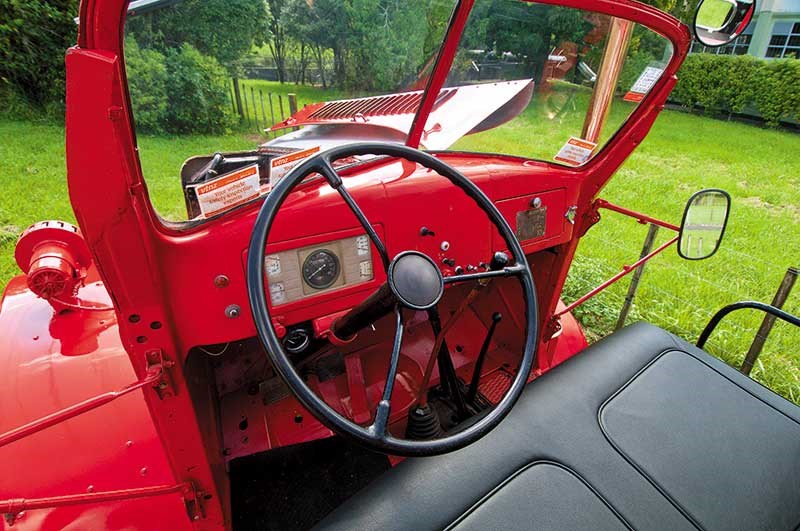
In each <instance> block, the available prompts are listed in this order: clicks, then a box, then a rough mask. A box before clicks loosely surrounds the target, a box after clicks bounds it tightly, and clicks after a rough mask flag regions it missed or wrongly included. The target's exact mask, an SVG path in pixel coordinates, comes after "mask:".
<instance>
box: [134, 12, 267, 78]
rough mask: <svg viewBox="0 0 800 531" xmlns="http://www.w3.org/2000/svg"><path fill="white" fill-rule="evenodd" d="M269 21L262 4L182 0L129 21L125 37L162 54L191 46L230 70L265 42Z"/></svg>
mask: <svg viewBox="0 0 800 531" xmlns="http://www.w3.org/2000/svg"><path fill="white" fill-rule="evenodd" d="M271 18H272V17H271V16H270V10H269V6H268V4H267V2H266V1H265V0H184V1H183V2H180V3H178V4H176V5H174V6H172V7H169V8H165V9H160V10H157V11H153V12H151V13H148V14H146V15H142V16H139V17H133V18H131V20H129V21H128V33H129V34H132V35H133V36H134V37H135V38H136V40H137V41H138V42H139V44H140V45H141V46H142V47H145V48H157V49H159V50H160V51H162V52H166V50H168V49H171V48H176V47H179V46H182V45H183V44H191V45H192V46H193V47H194V48H196V49H197V50H198V51H200V53H202V54H204V55H210V56H211V57H214V58H215V59H216V60H217V61H219V62H220V63H221V64H223V65H225V66H226V67H228V68H229V70H230V69H231V68H233V66H234V65H233V64H234V63H235V61H237V60H239V59H241V58H242V56H244V55H245V54H246V53H247V52H249V51H250V49H251V48H252V47H253V44H257V45H262V44H264V43H265V42H266V39H267V38H268V37H269V23H270V20H271Z"/></svg>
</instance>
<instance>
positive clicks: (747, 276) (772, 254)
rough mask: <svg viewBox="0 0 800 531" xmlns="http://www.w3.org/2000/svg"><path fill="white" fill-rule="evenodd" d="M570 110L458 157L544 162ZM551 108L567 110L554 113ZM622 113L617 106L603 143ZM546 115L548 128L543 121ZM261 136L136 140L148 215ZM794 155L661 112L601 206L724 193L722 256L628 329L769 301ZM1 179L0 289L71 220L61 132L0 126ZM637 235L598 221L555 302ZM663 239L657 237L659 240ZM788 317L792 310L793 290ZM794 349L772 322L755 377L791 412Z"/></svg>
mask: <svg viewBox="0 0 800 531" xmlns="http://www.w3.org/2000/svg"><path fill="white" fill-rule="evenodd" d="M254 85H255V87H256V88H258V87H262V88H263V89H264V90H265V91H266V90H270V91H272V92H273V93H277V90H278V89H276V87H277V85H276V84H274V83H267V82H255V83H254ZM248 86H249V84H248ZM301 89H302V90H301ZM279 90H280V91H281V93H283V94H286V93H288V92H296V93H298V94H299V99H300V103H301V105H302V104H303V103H310V102H313V101H318V100H320V99H333V98H337V97H340V96H341V95H339V94H337V93H334V92H327V93H325V94H320V93H319V92H316V91H313V90H311V89H308V88H306V87H293V86H284V87H281V88H280V89H279ZM565 105H566V107H565ZM573 105H574V106H575V107H576V108H575V109H574V110H573V109H572V107H571V106H573ZM580 107H581V105H580V101H579V100H578V102H577V103H576V102H571V101H569V98H568V97H565V96H563V95H559V96H557V98H556V99H550V100H546V101H544V102H537V103H536V104H535V105H534V106H532V107H531V108H530V109H529V110H528V111H526V112H525V113H524V114H523V115H522V116H521V117H520V118H518V119H517V120H515V121H514V122H512V123H510V124H508V126H506V127H503V128H500V129H498V130H495V131H490V132H487V133H482V134H479V135H475V136H473V137H468V138H465V139H463V140H462V141H460V142H459V143H458V144H457V146H456V147H458V148H462V149H476V150H480V149H485V150H491V151H500V152H509V153H518V154H523V153H527V154H529V155H530V154H535V155H536V156H539V157H541V158H544V159H547V160H551V159H552V156H553V155H554V154H555V152H556V151H557V149H558V147H560V146H561V145H562V144H563V143H564V142H565V141H566V139H567V138H568V137H569V135H570V134H575V132H576V131H579V130H580V124H581V123H582V122H581V119H582V112H583V109H581V108H580ZM562 109H566V112H561V113H559V111H560V110H562ZM629 110H630V107H626V106H624V105H621V104H619V105H617V106H616V108H615V111H614V114H613V115H612V117H611V119H610V124H611V125H610V127H609V129H608V133H607V135H610V134H612V133H613V131H614V130H615V128H616V124H618V123H620V122H621V121H622V120H623V119H624V117H625V115H626V114H627V113H628V112H629ZM544 116H547V118H550V120H549V121H547V122H544V121H543V117H544ZM265 140H266V137H263V136H262V137H257V136H254V135H245V134H233V135H227V136H220V137H192V138H167V137H148V136H140V138H139V141H140V148H141V157H142V164H143V166H144V170H145V175H146V176H147V178H148V186H149V189H150V192H151V196H152V197H153V201H154V203H155V205H156V208H157V209H158V210H159V212H161V213H162V215H165V216H166V217H169V218H173V219H175V218H181V217H182V216H184V215H185V212H184V206H183V199H182V194H181V190H180V186H179V172H180V167H181V164H182V163H183V161H184V160H185V159H186V158H188V157H190V156H193V155H197V154H207V153H213V152H214V151H216V150H237V149H242V148H248V147H252V146H254V145H255V144H256V143H257V142H258V141H265ZM799 153H800V135H797V134H792V133H786V132H780V131H771V130H765V129H761V128H757V127H753V126H749V125H744V124H739V123H728V122H723V121H718V120H712V119H708V118H704V117H699V116H694V115H689V114H684V113H680V112H673V111H665V112H664V113H663V114H662V115H661V116H660V117H659V119H658V121H657V122H656V124H655V126H654V128H653V131H652V132H651V134H650V135H649V136H648V138H647V139H646V140H645V142H644V143H643V144H642V145H641V146H640V147H639V149H638V150H637V152H636V153H634V154H633V155H632V156H631V158H630V159H629V160H628V161H627V162H626V163H625V165H624V166H623V167H622V169H620V171H619V172H618V174H617V176H616V177H615V179H613V180H612V181H611V183H610V185H609V186H608V188H607V189H606V190H604V192H603V193H602V196H603V197H605V198H606V199H608V200H610V201H613V202H615V203H618V204H621V205H624V206H626V207H629V208H633V209H636V210H640V211H645V212H647V213H649V214H651V215H654V216H657V217H661V218H663V219H665V220H668V221H672V222H675V223H678V222H679V221H680V217H681V213H682V209H683V206H684V204H685V202H686V201H687V200H688V198H689V197H690V196H691V194H692V193H693V192H694V191H696V190H698V189H700V188H706V187H718V188H723V189H726V190H728V191H729V192H730V194H731V196H732V197H733V211H732V215H731V220H730V224H729V229H728V233H727V234H726V235H725V238H724V239H723V241H722V246H721V249H720V251H719V253H718V254H717V255H716V256H714V257H713V258H711V259H710V260H707V261H703V262H686V261H683V260H681V259H680V258H678V256H677V253H676V252H675V251H674V249H670V250H668V251H667V252H665V253H664V254H663V255H662V256H659V257H657V258H656V259H654V260H653V261H652V262H651V263H650V264H649V265H648V266H647V269H646V272H645V275H644V278H643V280H642V284H641V286H640V290H639V294H638V296H637V299H636V302H635V306H634V310H633V312H632V315H631V320H634V319H637V320H638V319H647V320H649V321H651V322H654V323H656V324H658V325H660V326H663V327H665V328H667V329H669V330H672V331H674V332H676V333H678V334H679V335H681V336H683V337H685V338H686V339H688V340H690V341H695V340H696V338H697V336H698V334H699V333H700V331H701V330H702V328H703V327H704V326H705V324H706V322H707V321H708V319H709V317H710V316H711V314H712V313H713V312H714V311H716V310H717V309H718V308H720V307H721V306H723V305H725V304H727V303H730V302H734V301H737V300H742V299H757V300H762V301H767V302H769V301H770V300H771V298H772V296H773V294H774V291H775V289H776V288H777V286H778V283H779V282H780V280H781V278H782V276H783V274H784V272H785V270H786V268H787V267H789V266H800V263H798V262H800V253H798V250H799V249H800V245H798V242H800V191H798V190H800V157H798V154H799ZM0 171H2V174H3V175H4V179H3V182H4V184H5V185H4V186H3V187H0V287H3V286H4V285H5V283H6V282H7V281H8V279H9V278H10V277H11V276H13V275H15V274H17V273H18V271H17V268H16V265H15V264H14V259H13V250H14V244H15V242H16V238H17V236H18V234H19V233H20V232H21V230H22V229H24V228H25V227H26V226H27V225H29V224H31V223H33V222H35V221H38V220H41V219H49V218H58V219H64V220H67V221H73V220H74V216H73V214H72V211H71V208H70V206H69V202H68V198H67V188H66V180H65V167H64V131H63V128H62V127H60V126H55V125H40V124H32V123H27V122H12V121H6V120H3V119H0ZM645 234H646V228H645V227H644V226H641V225H638V224H637V223H636V222H634V221H632V220H628V219H626V218H622V217H621V216H619V215H616V214H614V213H611V212H605V213H604V214H603V221H602V222H601V223H600V224H599V225H597V226H596V227H594V228H592V230H591V231H590V232H589V233H588V235H587V236H586V237H585V238H584V240H583V242H582V243H581V247H580V249H579V256H578V258H577V259H576V262H575V264H574V266H573V268H572V271H571V273H570V278H569V282H568V285H567V288H566V290H565V298H566V299H567V300H574V299H576V298H577V297H578V296H580V295H582V294H583V293H584V292H586V291H588V290H589V289H591V288H592V287H594V286H595V285H597V284H598V283H600V282H601V281H602V280H603V279H605V278H607V277H610V276H611V275H612V274H614V273H615V272H616V271H617V270H618V268H619V267H621V266H622V265H623V264H630V263H632V262H634V261H635V260H636V258H637V257H638V253H639V251H640V247H641V244H642V242H643V240H644V237H645ZM667 236H668V235H667V234H666V231H663V230H662V231H661V233H660V234H659V241H665V240H666V238H667ZM626 289H627V281H623V282H621V283H619V284H618V285H616V286H614V287H612V288H611V289H609V290H608V291H606V292H605V293H603V294H602V295H600V296H598V297H597V298H596V299H594V300H592V301H590V302H588V303H587V304H586V305H584V306H583V307H582V308H580V309H579V310H578V312H577V314H578V316H579V317H580V318H581V320H582V322H583V323H584V326H585V328H586V329H587V331H588V332H589V333H590V335H592V336H600V335H603V334H606V333H608V332H609V331H611V329H612V328H613V325H614V323H615V321H616V317H617V315H618V312H619V308H620V306H621V304H622V300H623V298H624V295H625V290H626ZM786 309H787V310H788V311H791V312H794V313H800V286H799V287H798V288H796V292H795V293H794V294H793V296H792V297H791V298H790V300H789V303H788V304H787V306H786ZM759 322H760V316H758V315H756V314H741V315H738V316H733V317H732V318H731V319H730V320H729V321H727V323H726V324H724V325H723V326H722V327H721V328H720V329H719V330H718V331H717V333H716V334H715V335H714V336H713V338H712V340H711V342H710V343H709V346H708V349H709V350H710V351H711V352H712V353H714V354H716V355H718V356H720V357H721V358H722V359H724V360H726V361H728V362H729V363H732V364H734V365H737V366H738V364H739V363H740V362H741V359H742V358H743V355H744V352H745V351H746V350H747V347H748V345H749V342H750V341H751V340H752V337H753V334H754V332H755V330H756V328H757V327H758V324H759ZM798 344H800V332H798V331H796V330H792V329H791V328H790V327H789V326H788V325H784V324H780V323H779V324H777V325H776V328H775V331H774V333H773V335H772V336H771V338H770V340H769V341H768V343H767V347H766V349H765V352H764V354H763V355H762V358H761V363H759V364H758V365H757V366H756V368H755V370H754V372H753V375H754V377H755V378H756V379H758V380H759V381H761V382H763V383H765V384H767V385H769V386H770V387H772V388H773V389H775V390H776V391H778V392H780V393H781V394H783V395H784V396H787V397H789V398H790V399H792V400H794V401H796V402H799V403H800V352H798V348H797V345H798Z"/></svg>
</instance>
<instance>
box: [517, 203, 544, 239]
mask: <svg viewBox="0 0 800 531" xmlns="http://www.w3.org/2000/svg"><path fill="white" fill-rule="evenodd" d="M546 225H547V207H541V208H534V209H531V210H523V211H521V212H517V239H518V240H520V241H525V240H533V239H534V238H541V237H542V236H544V232H545V227H546Z"/></svg>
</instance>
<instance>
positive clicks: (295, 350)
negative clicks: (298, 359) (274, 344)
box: [283, 328, 311, 354]
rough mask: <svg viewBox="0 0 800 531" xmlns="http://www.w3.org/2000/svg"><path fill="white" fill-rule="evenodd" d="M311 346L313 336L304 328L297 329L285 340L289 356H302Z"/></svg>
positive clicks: (284, 346)
mask: <svg viewBox="0 0 800 531" xmlns="http://www.w3.org/2000/svg"><path fill="white" fill-rule="evenodd" d="M309 344H311V336H310V335H309V333H308V330H306V329H304V328H295V329H294V330H291V331H290V332H289V333H288V334H286V337H285V338H283V348H285V349H286V352H288V353H289V354H300V353H302V352H303V351H305V349H306V348H308V345H309Z"/></svg>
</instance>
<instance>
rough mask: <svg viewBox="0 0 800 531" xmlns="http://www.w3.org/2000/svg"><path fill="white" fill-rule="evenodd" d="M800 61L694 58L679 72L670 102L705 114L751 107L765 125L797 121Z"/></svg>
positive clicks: (715, 56) (798, 118) (708, 56)
mask: <svg viewBox="0 0 800 531" xmlns="http://www.w3.org/2000/svg"><path fill="white" fill-rule="evenodd" d="M798 86H800V61H798V60H795V59H776V60H769V61H767V60H763V59H756V58H754V57H752V56H749V55H741V56H728V55H713V54H693V55H690V56H689V57H687V58H686V61H685V62H684V64H683V66H682V67H681V69H680V71H679V72H678V84H677V85H676V87H675V90H674V91H673V93H672V96H671V98H672V100H673V101H677V102H680V103H682V104H683V105H686V106H688V107H695V106H700V107H703V108H704V109H705V111H706V112H707V113H711V112H735V113H740V112H742V111H743V110H744V109H745V108H746V107H747V106H748V105H753V106H754V107H755V109H756V110H757V111H758V112H759V113H760V114H761V116H762V117H763V118H764V120H765V121H766V122H767V124H768V125H771V126H775V125H777V124H778V122H780V121H781V120H787V119H795V120H800V93H798V92H797V90H796V88H797V87H798Z"/></svg>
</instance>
